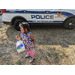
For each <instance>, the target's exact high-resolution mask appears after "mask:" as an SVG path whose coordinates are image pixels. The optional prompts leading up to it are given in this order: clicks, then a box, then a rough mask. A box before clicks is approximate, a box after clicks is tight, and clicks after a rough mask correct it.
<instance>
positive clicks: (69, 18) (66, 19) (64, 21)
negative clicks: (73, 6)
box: [63, 16, 75, 24]
mask: <svg viewBox="0 0 75 75" xmlns="http://www.w3.org/2000/svg"><path fill="white" fill-rule="evenodd" d="M70 18H75V16H70V17H68V18H67V19H65V21H64V22H63V24H64V23H65V22H66V21H67V20H68V19H70Z"/></svg>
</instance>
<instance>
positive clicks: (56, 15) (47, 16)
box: [1, 9, 75, 30]
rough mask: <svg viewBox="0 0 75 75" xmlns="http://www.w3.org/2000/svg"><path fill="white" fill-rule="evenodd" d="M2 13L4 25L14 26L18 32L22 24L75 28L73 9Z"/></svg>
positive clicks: (26, 10) (18, 10) (16, 10)
mask: <svg viewBox="0 0 75 75" xmlns="http://www.w3.org/2000/svg"><path fill="white" fill-rule="evenodd" d="M1 13H2V21H3V23H5V24H9V25H14V26H15V28H16V29H17V30H20V28H19V23H21V22H28V23H29V24H32V23H34V24H35V23H49V24H61V25H62V26H63V27H64V28H66V29H69V30H70V29H73V28H74V27H75V10H73V9H13V10H10V9H1ZM35 25H36V24H35Z"/></svg>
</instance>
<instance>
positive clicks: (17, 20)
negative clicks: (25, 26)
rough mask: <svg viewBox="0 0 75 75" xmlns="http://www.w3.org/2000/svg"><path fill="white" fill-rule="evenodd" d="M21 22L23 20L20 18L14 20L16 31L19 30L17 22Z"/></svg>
mask: <svg viewBox="0 0 75 75" xmlns="http://www.w3.org/2000/svg"><path fill="white" fill-rule="evenodd" d="M21 22H24V20H22V19H16V21H15V22H14V27H15V29H16V30H18V31H20V27H19V23H21Z"/></svg>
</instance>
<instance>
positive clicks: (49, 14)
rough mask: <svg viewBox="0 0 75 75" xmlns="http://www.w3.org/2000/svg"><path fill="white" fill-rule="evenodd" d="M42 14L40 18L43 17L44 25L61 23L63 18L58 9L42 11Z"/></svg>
mask: <svg viewBox="0 0 75 75" xmlns="http://www.w3.org/2000/svg"><path fill="white" fill-rule="evenodd" d="M43 12H44V14H42V17H44V19H43V22H46V23H62V22H63V17H62V12H61V10H59V9H43Z"/></svg>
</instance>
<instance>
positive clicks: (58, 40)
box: [6, 25, 75, 47]
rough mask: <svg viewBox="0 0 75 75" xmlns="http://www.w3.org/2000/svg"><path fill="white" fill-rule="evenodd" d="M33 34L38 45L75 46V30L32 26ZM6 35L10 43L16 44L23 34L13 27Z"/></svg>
mask: <svg viewBox="0 0 75 75" xmlns="http://www.w3.org/2000/svg"><path fill="white" fill-rule="evenodd" d="M31 32H32V33H33V35H34V38H35V44H37V45H61V46H62V47H68V45H75V40H74V38H75V29H73V30H66V29H64V28H62V27H61V26H49V25H36V26H35V25H31ZM6 34H7V36H8V39H9V40H10V41H13V42H16V41H17V40H16V39H15V37H16V35H20V34H21V32H20V31H17V30H15V29H14V27H12V26H11V27H9V28H8V29H7V31H6Z"/></svg>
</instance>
